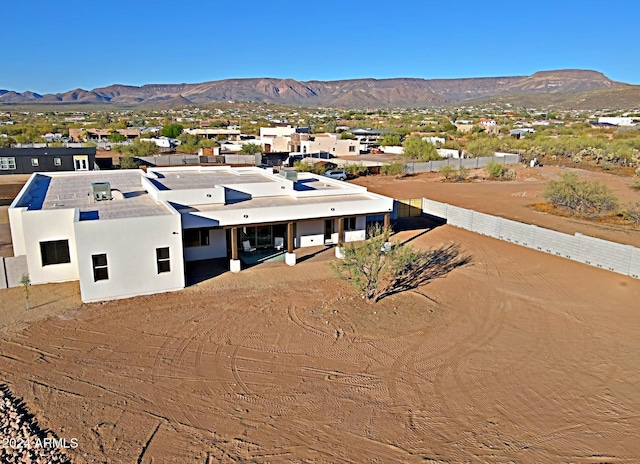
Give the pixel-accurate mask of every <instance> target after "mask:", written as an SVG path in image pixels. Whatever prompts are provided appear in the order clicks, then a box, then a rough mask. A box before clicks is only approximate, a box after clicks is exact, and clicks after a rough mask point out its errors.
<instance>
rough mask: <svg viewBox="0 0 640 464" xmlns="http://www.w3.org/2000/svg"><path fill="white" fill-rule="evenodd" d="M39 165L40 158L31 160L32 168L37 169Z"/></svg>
mask: <svg viewBox="0 0 640 464" xmlns="http://www.w3.org/2000/svg"><path fill="white" fill-rule="evenodd" d="M39 164H40V162H39V161H38V158H31V166H34V167H37V166H38V165H39Z"/></svg>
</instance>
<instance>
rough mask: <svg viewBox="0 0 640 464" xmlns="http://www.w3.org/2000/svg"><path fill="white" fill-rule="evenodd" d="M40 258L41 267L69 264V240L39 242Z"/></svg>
mask: <svg viewBox="0 0 640 464" xmlns="http://www.w3.org/2000/svg"><path fill="white" fill-rule="evenodd" d="M40 256H41V258H42V265H43V266H50V265H52V264H64V263H70V262H71V255H70V254H69V240H55V241H51V242H40Z"/></svg>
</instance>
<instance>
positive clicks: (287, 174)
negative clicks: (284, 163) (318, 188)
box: [280, 169, 298, 182]
mask: <svg viewBox="0 0 640 464" xmlns="http://www.w3.org/2000/svg"><path fill="white" fill-rule="evenodd" d="M280 175H281V176H282V177H284V178H285V179H287V180H292V181H294V182H296V181H297V180H298V171H289V170H286V169H283V170H281V171H280Z"/></svg>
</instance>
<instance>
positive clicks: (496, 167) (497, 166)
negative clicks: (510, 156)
mask: <svg viewBox="0 0 640 464" xmlns="http://www.w3.org/2000/svg"><path fill="white" fill-rule="evenodd" d="M484 169H485V170H486V171H487V174H489V177H490V178H491V179H501V180H505V179H515V177H516V172H515V170H513V169H509V168H508V167H507V166H506V165H504V164H502V163H499V162H498V161H495V160H491V161H489V163H488V164H487V165H486V166H485V167H484Z"/></svg>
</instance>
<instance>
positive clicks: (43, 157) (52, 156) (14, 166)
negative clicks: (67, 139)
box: [0, 147, 96, 175]
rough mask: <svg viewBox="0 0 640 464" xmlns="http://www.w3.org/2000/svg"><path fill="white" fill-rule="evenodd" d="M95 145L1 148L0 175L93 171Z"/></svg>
mask: <svg viewBox="0 0 640 464" xmlns="http://www.w3.org/2000/svg"><path fill="white" fill-rule="evenodd" d="M95 161H96V149H95V147H83V148H46V147H45V148H0V175H2V174H31V173H34V172H47V171H93V169H94V167H95Z"/></svg>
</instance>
